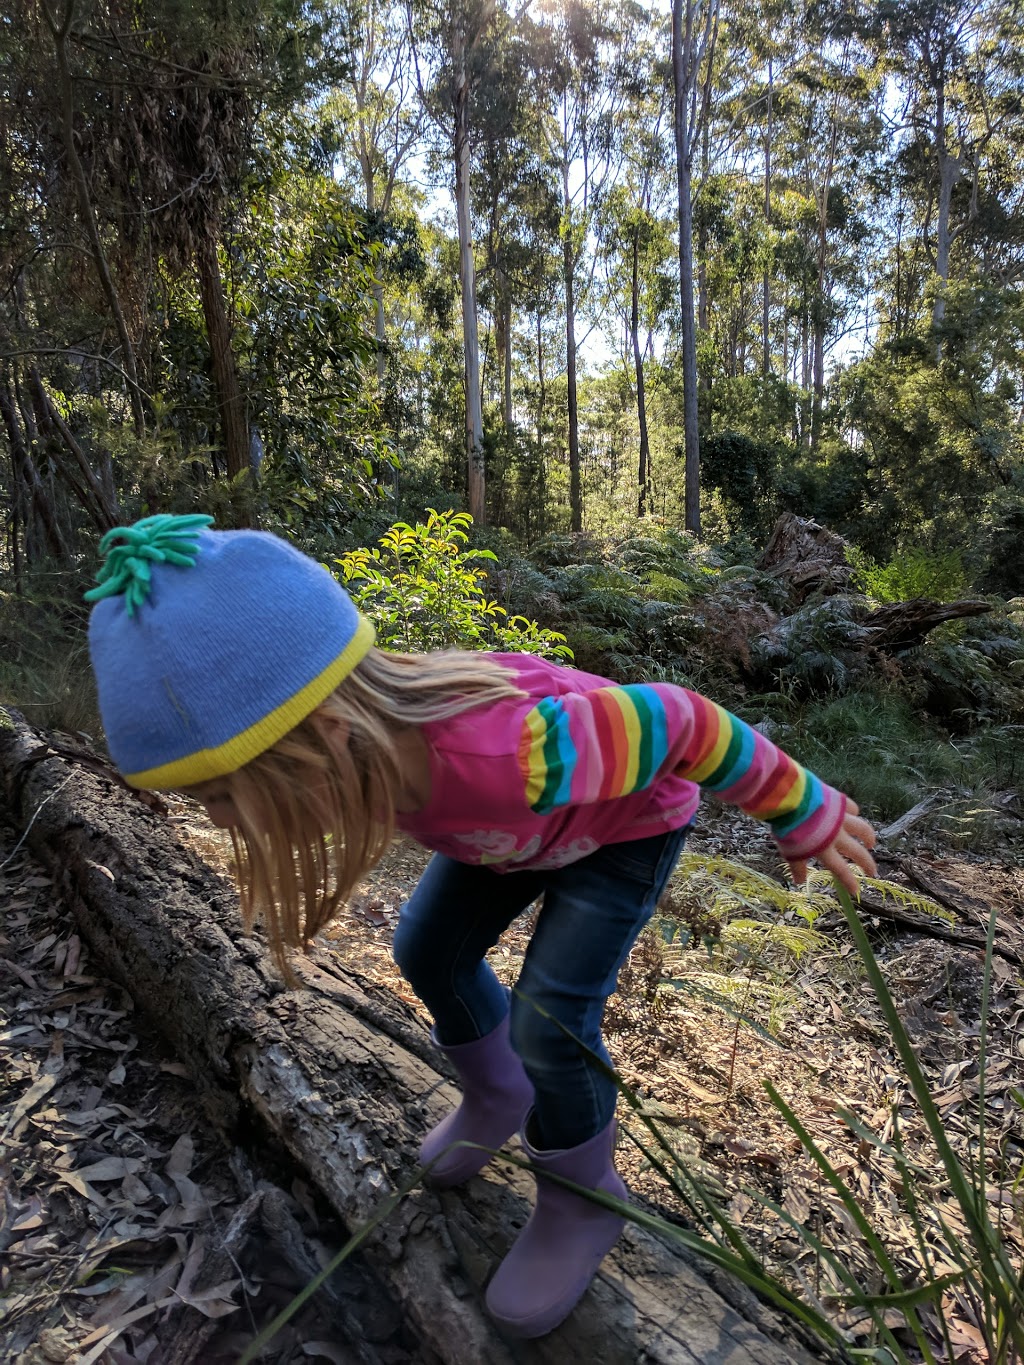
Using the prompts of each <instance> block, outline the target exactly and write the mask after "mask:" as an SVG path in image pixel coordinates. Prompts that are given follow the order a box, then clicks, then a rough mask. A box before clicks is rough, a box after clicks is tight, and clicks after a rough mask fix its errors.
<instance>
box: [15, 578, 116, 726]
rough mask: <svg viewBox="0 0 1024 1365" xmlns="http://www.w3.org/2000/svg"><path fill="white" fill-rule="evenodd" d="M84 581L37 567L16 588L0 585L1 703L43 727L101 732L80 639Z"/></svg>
mask: <svg viewBox="0 0 1024 1365" xmlns="http://www.w3.org/2000/svg"><path fill="white" fill-rule="evenodd" d="M86 586H87V585H86V584H85V582H84V581H82V580H80V579H79V577H78V576H77V575H75V576H73V577H72V578H71V579H70V581H69V579H68V578H67V576H65V575H57V574H53V573H47V572H45V571H44V570H42V569H37V570H36V571H34V572H33V574H32V575H31V576H30V577H29V579H28V581H26V582H23V583H22V585H21V592H20V593H19V592H11V591H7V590H5V588H4V587H3V586H0V705H5V706H13V707H15V708H16V709H17V710H19V711H22V712H24V714H25V719H26V720H27V721H28V722H29V723H30V724H31V725H37V726H39V727H40V728H42V729H56V730H64V731H67V732H69V733H71V734H75V733H78V732H79V731H83V732H85V733H88V734H90V735H98V734H99V733H100V723H99V712H98V707H97V702H96V687H95V683H94V682H93V677H92V670H91V668H90V667H89V651H88V647H87V645H86V639H85V623H86V619H87V616H88V610H87V608H86V607H85V605H84V604H83V602H82V600H81V594H82V592H83V591H84V589H85V587H86Z"/></svg>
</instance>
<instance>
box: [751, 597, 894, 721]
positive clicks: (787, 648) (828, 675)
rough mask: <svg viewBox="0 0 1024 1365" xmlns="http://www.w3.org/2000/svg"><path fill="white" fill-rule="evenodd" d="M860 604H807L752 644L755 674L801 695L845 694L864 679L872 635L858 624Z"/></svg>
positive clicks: (848, 601) (843, 599) (869, 662)
mask: <svg viewBox="0 0 1024 1365" xmlns="http://www.w3.org/2000/svg"><path fill="white" fill-rule="evenodd" d="M858 612H859V604H858V603H857V602H856V601H855V600H853V599H851V598H849V597H844V596H836V597H828V598H826V599H825V600H824V601H823V602H814V601H811V602H809V603H807V604H806V605H805V606H803V607H800V608H799V610H797V611H795V612H793V614H792V615H791V616H787V617H784V618H783V619H782V620H781V621H779V622H778V624H777V625H776V626H775V627H774V629H772V630H771V631H768V632H766V633H765V634H763V635H761V636H759V637H758V638H757V639H756V640H754V641H753V642H752V644H751V649H750V656H751V663H752V666H753V668H754V670H755V672H756V673H760V674H763V675H764V676H765V677H766V678H767V677H771V678H774V679H776V681H777V683H779V684H782V685H784V686H787V687H790V688H792V689H795V691H796V692H798V693H799V694H800V695H803V696H807V695H810V694H818V695H820V694H821V693H823V692H829V691H836V692H844V691H846V690H847V689H848V688H850V687H852V686H855V685H857V684H858V683H860V682H863V681H865V680H866V678H867V677H868V675H869V673H870V670H871V667H872V660H871V657H870V655H868V653H867V652H866V649H865V646H866V645H867V644H868V643H869V641H870V638H871V635H870V631H868V630H867V629H866V628H865V627H864V626H862V625H860V624H859V622H858V620H857V617H858Z"/></svg>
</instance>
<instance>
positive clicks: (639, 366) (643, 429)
mask: <svg viewBox="0 0 1024 1365" xmlns="http://www.w3.org/2000/svg"><path fill="white" fill-rule="evenodd" d="M629 335H630V340H631V342H632V345H633V370H634V372H635V375H636V419H637V423H638V425H639V428H640V457H639V462H638V466H637V490H636V512H637V516H639V517H642V516H643V515H644V514H645V512H646V511H647V503H648V498H649V495H650V491H651V443H650V439H649V437H648V434H647V393H646V390H645V388H644V358H643V353H642V351H641V349H640V242H639V238H638V237H637V235H636V234H635V233H634V235H633V276H632V291H631V299H630V311H629Z"/></svg>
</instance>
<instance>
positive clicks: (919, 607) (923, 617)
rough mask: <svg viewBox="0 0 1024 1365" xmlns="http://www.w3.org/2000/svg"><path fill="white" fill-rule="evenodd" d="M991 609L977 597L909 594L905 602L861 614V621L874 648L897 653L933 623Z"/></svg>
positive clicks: (918, 640) (912, 645)
mask: <svg viewBox="0 0 1024 1365" xmlns="http://www.w3.org/2000/svg"><path fill="white" fill-rule="evenodd" d="M991 610H992V603H991V602H986V601H984V600H979V599H978V598H964V599H963V600H961V601H958V602H934V601H932V599H931V598H930V597H917V598H912V599H911V600H910V601H907V602H887V603H886V604H885V605H884V606H881V607H876V608H875V610H874V611H870V612H868V613H867V614H866V615H865V616H863V617H862V618H861V625H863V626H866V627H867V628H868V629H869V630H870V631H871V632H872V635H871V644H872V647H873V648H874V649H880V650H883V651H884V652H885V653H886V654H900V653H902V652H903V651H904V650H908V649H914V648H916V646H917V645H919V644H920V643H921V641H922V640H923V639H924V638H925V636H926V635H929V634H930V633H931V632H932V631H933V630H934V629H935V628H936V626H941V625H944V624H945V623H946V622H947V621H964V620H967V619H968V618H969V617H972V616H984V615H985V614H986V613H987V612H990V611H991Z"/></svg>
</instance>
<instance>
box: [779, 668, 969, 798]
mask: <svg viewBox="0 0 1024 1365" xmlns="http://www.w3.org/2000/svg"><path fill="white" fill-rule="evenodd" d="M752 704H753V705H755V706H757V707H758V708H759V709H761V710H762V713H763V712H765V711H766V712H767V713H768V716H769V717H770V724H769V726H768V734H769V736H770V738H771V739H772V740H774V741H775V743H777V744H779V745H781V746H782V748H784V749H785V750H787V752H789V753H791V754H792V755H793V757H794V758H796V759H798V760H799V761H800V762H801V763H803V764H804V765H805V766H807V767H808V768H810V769H811V771H812V772H815V773H817V774H818V776H819V777H821V778H823V779H824V781H826V782H828V783H830V784H831V785H832V786H835V787H838V788H840V789H841V790H842V791H848V792H851V793H852V794H853V795H854V796H855V797H856V799H857V802H858V804H859V805H860V806H861V807H862V809H863V810H864V811H865V812H866V813H867V815H868V817H869V818H874V819H894V818H895V817H896V816H898V815H902V814H903V813H904V812H905V811H907V810H909V809H910V808H911V807H912V806H914V805H916V804H917V803H918V802H919V801H920V800H921V799H922V797H923V796H924V795H926V794H927V793H928V792H929V791H933V790H936V789H938V788H943V787H948V786H951V785H953V784H956V783H958V782H960V781H962V780H964V778H965V777H967V776H968V774H967V773H965V768H964V762H963V758H962V756H961V754H960V753H959V752H958V750H957V749H956V748H954V746H953V745H952V744H951V743H950V741H949V739H948V737H947V736H945V735H942V734H940V733H936V731H935V730H933V729H932V728H931V727H929V725H928V724H927V722H926V721H925V720H924V718H923V717H922V716H921V714H920V712H919V711H918V709H917V708H915V707H914V705H913V704H912V702H911V701H910V700H909V699H908V698H906V697H903V696H900V695H899V694H897V693H895V692H893V691H881V690H877V691H875V690H868V689H867V688H865V687H858V688H856V689H854V690H852V691H850V692H848V693H846V694H844V695H839V696H836V695H834V696H830V697H825V698H824V699H822V700H818V701H814V702H810V703H807V704H804V705H799V704H798V703H797V702H796V699H795V697H794V696H793V694H791V693H790V694H783V693H776V694H774V695H769V696H763V697H759V698H756V699H754V701H753V703H752ZM978 776H979V778H980V776H981V775H980V774H979V775H978Z"/></svg>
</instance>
